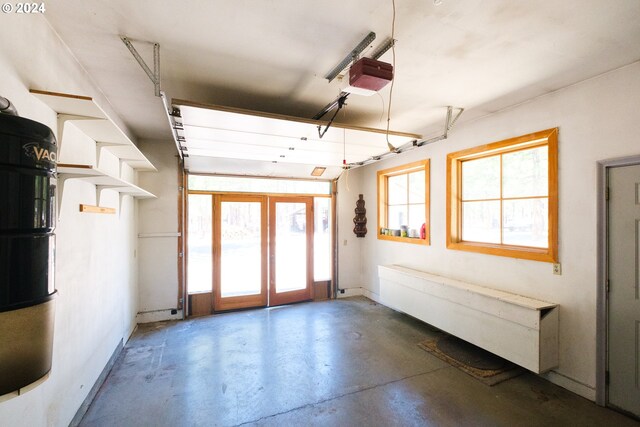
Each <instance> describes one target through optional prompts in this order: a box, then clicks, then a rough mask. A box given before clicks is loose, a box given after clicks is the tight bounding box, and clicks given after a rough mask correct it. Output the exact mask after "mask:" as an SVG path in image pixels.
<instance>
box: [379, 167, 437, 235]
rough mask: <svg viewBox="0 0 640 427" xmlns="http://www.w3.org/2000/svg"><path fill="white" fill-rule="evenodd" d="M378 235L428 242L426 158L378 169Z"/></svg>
mask: <svg viewBox="0 0 640 427" xmlns="http://www.w3.org/2000/svg"><path fill="white" fill-rule="evenodd" d="M377 232H378V239H381V240H393V241H399V242H408V243H417V244H422V245H428V244H429V160H422V161H419V162H414V163H410V164H407V165H402V166H398V167H395V168H391V169H384V170H381V171H378V230H377Z"/></svg>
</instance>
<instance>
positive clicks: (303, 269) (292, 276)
mask: <svg viewBox="0 0 640 427" xmlns="http://www.w3.org/2000/svg"><path fill="white" fill-rule="evenodd" d="M275 219H276V230H275V234H276V245H275V246H276V252H275V258H276V281H275V288H276V293H281V292H289V291H296V290H299V289H304V288H306V287H307V239H306V229H307V224H306V221H307V206H306V205H305V204H304V203H283V202H277V203H276V210H275Z"/></svg>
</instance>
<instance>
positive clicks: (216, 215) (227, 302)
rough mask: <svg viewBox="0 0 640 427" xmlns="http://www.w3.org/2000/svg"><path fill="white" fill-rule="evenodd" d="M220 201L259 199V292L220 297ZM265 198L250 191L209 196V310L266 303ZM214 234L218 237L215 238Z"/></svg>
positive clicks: (225, 309)
mask: <svg viewBox="0 0 640 427" xmlns="http://www.w3.org/2000/svg"><path fill="white" fill-rule="evenodd" d="M223 202H254V203H255V202H259V203H260V217H261V218H260V252H261V254H262V256H261V260H260V267H261V269H262V271H261V279H260V280H261V285H260V293H259V294H256V295H246V296H237V297H227V298H222V290H221V284H222V277H221V268H220V267H221V263H222V240H221V238H220V236H221V232H222V217H221V215H222V208H221V207H222V203H223ZM267 215H268V213H267V197H266V196H261V195H252V194H215V195H213V236H212V237H213V242H212V248H213V311H214V312H220V311H227V310H234V309H239V308H253V307H264V306H266V305H267V298H268V296H267V268H268V265H267V237H268V236H267V225H268V222H267ZM216 236H218V238H216Z"/></svg>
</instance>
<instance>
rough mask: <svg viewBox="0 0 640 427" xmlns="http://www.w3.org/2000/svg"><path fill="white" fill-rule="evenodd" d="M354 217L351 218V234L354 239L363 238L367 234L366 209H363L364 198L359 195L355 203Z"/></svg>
mask: <svg viewBox="0 0 640 427" xmlns="http://www.w3.org/2000/svg"><path fill="white" fill-rule="evenodd" d="M355 213H356V216H355V217H354V218H353V223H354V224H355V227H353V232H354V233H356V237H364V236H365V235H366V234H367V209H365V207H364V196H363V195H362V194H360V195H359V196H358V200H357V201H356V209H355Z"/></svg>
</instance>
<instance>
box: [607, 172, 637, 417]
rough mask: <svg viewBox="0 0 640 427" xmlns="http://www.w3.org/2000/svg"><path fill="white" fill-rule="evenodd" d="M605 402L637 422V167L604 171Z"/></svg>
mask: <svg viewBox="0 0 640 427" xmlns="http://www.w3.org/2000/svg"><path fill="white" fill-rule="evenodd" d="M608 213H609V215H608V217H609V224H608V226H609V251H608V254H609V286H610V291H609V307H608V312H609V321H608V328H609V331H608V337H609V340H608V341H609V342H608V365H609V366H608V369H609V387H608V402H609V404H610V405H611V406H614V407H616V408H619V409H621V410H623V411H626V412H630V413H632V414H634V415H636V416H640V165H635V166H624V167H615V168H610V169H609V209H608Z"/></svg>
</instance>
